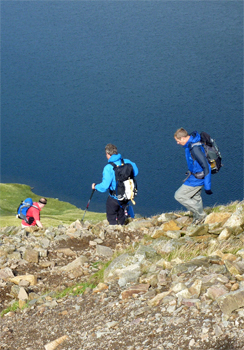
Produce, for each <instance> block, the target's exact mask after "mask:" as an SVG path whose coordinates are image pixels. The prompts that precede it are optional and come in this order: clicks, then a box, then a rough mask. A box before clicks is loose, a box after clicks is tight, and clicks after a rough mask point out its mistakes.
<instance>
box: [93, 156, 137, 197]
mask: <svg viewBox="0 0 244 350" xmlns="http://www.w3.org/2000/svg"><path fill="white" fill-rule="evenodd" d="M121 159H122V157H121V154H113V155H112V156H111V157H110V158H109V160H108V164H107V165H105V167H104V169H103V179H102V182H101V183H100V184H97V185H96V186H95V189H96V190H97V191H99V192H106V191H107V190H108V189H109V190H111V191H114V190H116V180H115V172H114V169H113V165H112V164H109V163H111V162H113V163H115V164H116V165H121ZM124 162H125V163H130V164H131V165H132V166H133V170H134V176H136V175H137V174H138V168H137V166H136V164H135V163H133V162H131V161H130V160H129V159H124ZM111 197H114V196H111ZM114 198H115V197H114Z"/></svg>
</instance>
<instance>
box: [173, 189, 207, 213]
mask: <svg viewBox="0 0 244 350" xmlns="http://www.w3.org/2000/svg"><path fill="white" fill-rule="evenodd" d="M202 187H203V186H196V187H192V186H186V185H182V186H181V187H180V188H179V189H178V190H177V191H176V192H175V199H176V200H177V201H178V202H179V203H180V204H182V205H184V207H186V208H187V210H190V211H191V212H192V213H193V217H194V218H195V219H200V218H203V217H204V216H205V213H204V211H203V203H202V197H201V189H202Z"/></svg>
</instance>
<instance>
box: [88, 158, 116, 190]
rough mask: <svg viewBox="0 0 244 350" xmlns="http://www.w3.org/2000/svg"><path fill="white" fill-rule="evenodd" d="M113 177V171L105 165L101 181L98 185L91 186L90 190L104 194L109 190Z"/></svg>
mask: <svg viewBox="0 0 244 350" xmlns="http://www.w3.org/2000/svg"><path fill="white" fill-rule="evenodd" d="M113 176H114V169H113V166H112V165H111V164H107V165H106V166H105V167H104V169H103V179H102V182H101V183H100V184H95V183H93V184H92V189H95V190H97V191H99V192H106V191H107V189H108V188H109V186H110V184H111V182H112V180H113Z"/></svg>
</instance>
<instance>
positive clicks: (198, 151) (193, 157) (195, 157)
mask: <svg viewBox="0 0 244 350" xmlns="http://www.w3.org/2000/svg"><path fill="white" fill-rule="evenodd" d="M200 140H201V136H200V135H199V133H198V132H197V131H195V132H193V133H192V134H191V135H190V138H189V140H188V142H187V143H186V144H185V145H184V146H183V147H184V148H185V156H186V161H187V166H188V170H189V171H190V172H191V173H193V174H195V173H199V172H201V171H203V172H204V178H203V179H197V178H196V177H195V176H194V175H191V176H190V177H189V178H188V179H187V180H186V181H185V182H184V184H185V185H187V186H192V187H195V186H202V185H203V186H204V189H205V190H210V189H211V167H210V164H209V163H208V161H207V158H206V156H205V151H204V147H203V146H202V145H198V146H197V145H196V146H194V145H192V144H194V143H196V142H200Z"/></svg>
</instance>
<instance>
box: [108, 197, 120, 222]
mask: <svg viewBox="0 0 244 350" xmlns="http://www.w3.org/2000/svg"><path fill="white" fill-rule="evenodd" d="M106 212H107V220H108V222H109V225H117V212H118V203H117V201H116V200H115V199H114V198H112V197H111V196H108V199H107V203H106Z"/></svg>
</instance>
